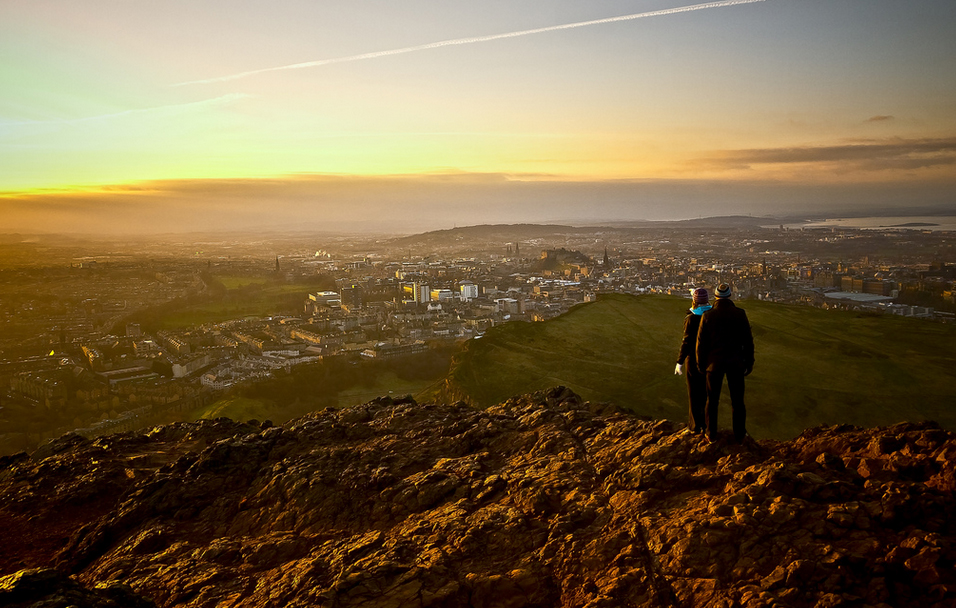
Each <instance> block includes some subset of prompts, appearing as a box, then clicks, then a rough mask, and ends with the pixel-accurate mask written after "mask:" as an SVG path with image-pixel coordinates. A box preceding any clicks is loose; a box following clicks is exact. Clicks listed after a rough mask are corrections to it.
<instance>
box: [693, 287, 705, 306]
mask: <svg viewBox="0 0 956 608" xmlns="http://www.w3.org/2000/svg"><path fill="white" fill-rule="evenodd" d="M691 293H692V294H693V295H694V306H703V305H705V304H707V290H706V289H704V288H703V287H698V288H697V289H695V290H694V291H692V292H691Z"/></svg>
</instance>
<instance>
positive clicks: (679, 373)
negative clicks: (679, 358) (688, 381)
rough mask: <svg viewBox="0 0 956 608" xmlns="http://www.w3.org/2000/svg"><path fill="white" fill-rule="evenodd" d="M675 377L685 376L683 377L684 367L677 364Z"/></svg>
mask: <svg viewBox="0 0 956 608" xmlns="http://www.w3.org/2000/svg"><path fill="white" fill-rule="evenodd" d="M674 375H675V376H683V375H684V366H683V365H681V364H680V363H678V364H677V367H675V368H674Z"/></svg>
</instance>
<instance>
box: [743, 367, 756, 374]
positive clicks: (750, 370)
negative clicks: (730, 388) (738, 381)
mask: <svg viewBox="0 0 956 608" xmlns="http://www.w3.org/2000/svg"><path fill="white" fill-rule="evenodd" d="M752 371H754V366H753V365H751V366H750V367H748V368H746V369H744V376H749V375H750V372H752Z"/></svg>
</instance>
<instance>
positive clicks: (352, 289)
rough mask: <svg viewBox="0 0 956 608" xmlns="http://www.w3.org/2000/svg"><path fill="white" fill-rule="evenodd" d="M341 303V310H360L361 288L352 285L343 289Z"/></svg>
mask: <svg viewBox="0 0 956 608" xmlns="http://www.w3.org/2000/svg"><path fill="white" fill-rule="evenodd" d="M341 301H342V308H345V309H346V310H355V309H357V308H362V286H361V285H355V284H352V285H349V286H348V287H343V288H342V297H341Z"/></svg>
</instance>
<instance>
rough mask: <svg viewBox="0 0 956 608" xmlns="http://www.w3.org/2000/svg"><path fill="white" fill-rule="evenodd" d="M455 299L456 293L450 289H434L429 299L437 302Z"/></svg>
mask: <svg viewBox="0 0 956 608" xmlns="http://www.w3.org/2000/svg"><path fill="white" fill-rule="evenodd" d="M454 297H455V292H454V291H452V290H450V289H432V290H431V293H430V294H429V299H430V300H432V301H437V302H444V301H445V300H451V299H452V298H454Z"/></svg>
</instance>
